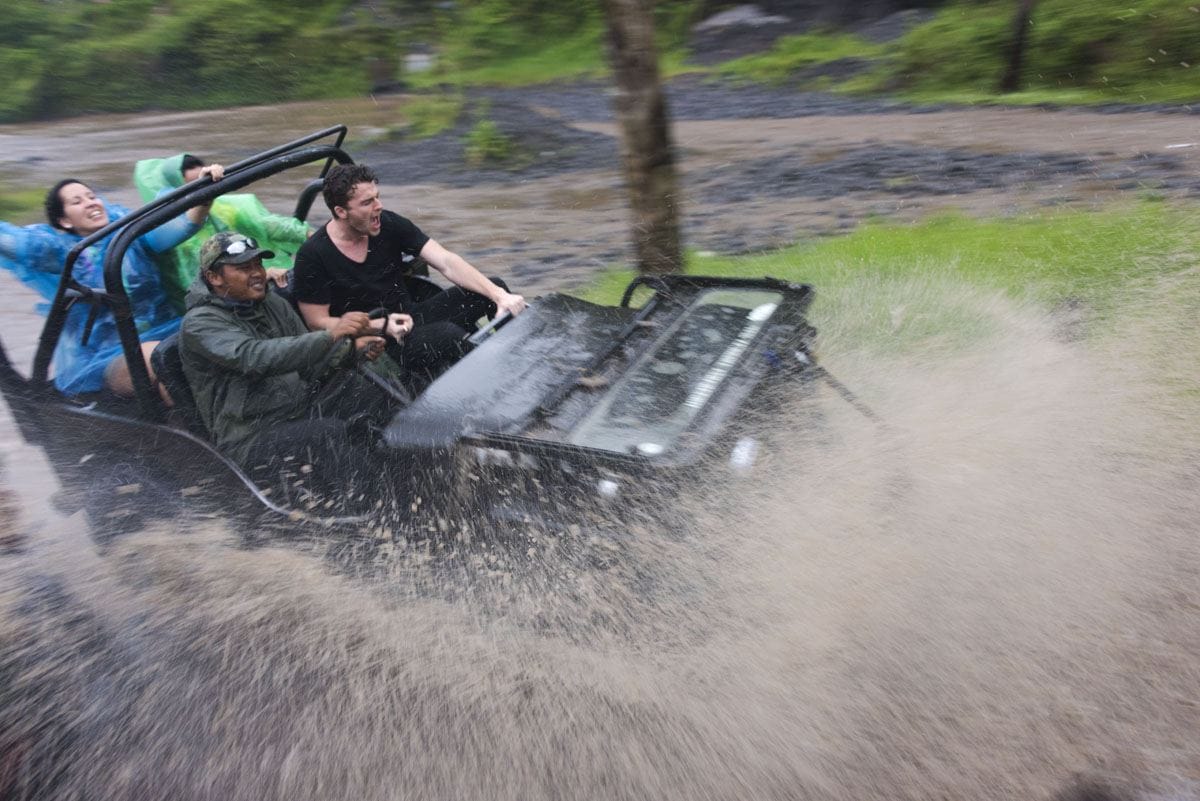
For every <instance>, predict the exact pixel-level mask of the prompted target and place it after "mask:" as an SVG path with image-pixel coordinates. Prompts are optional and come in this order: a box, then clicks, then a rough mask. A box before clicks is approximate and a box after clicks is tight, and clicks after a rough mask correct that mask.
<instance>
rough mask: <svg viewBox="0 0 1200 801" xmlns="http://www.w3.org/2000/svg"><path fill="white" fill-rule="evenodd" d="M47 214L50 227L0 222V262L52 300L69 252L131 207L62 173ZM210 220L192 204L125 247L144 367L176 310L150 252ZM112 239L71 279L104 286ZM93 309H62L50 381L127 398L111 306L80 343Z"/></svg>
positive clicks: (129, 387) (216, 168) (91, 250)
mask: <svg viewBox="0 0 1200 801" xmlns="http://www.w3.org/2000/svg"><path fill="white" fill-rule="evenodd" d="M203 174H204V175H211V176H212V177H213V179H214V180H217V179H219V178H220V177H221V175H222V174H223V170H222V168H221V166H220V165H219V164H213V165H210V166H208V167H205V168H204V172H203ZM45 211H46V219H47V223H48V224H42V223H39V224H36V225H26V226H17V225H12V224H10V223H5V222H0V267H4V268H5V269H8V270H10V271H11V272H13V273H14V274H15V275H16V276H17V278H19V279H20V280H21V281H22V282H23V283H24V284H26V285H27V286H29V287H31V288H32V289H34V290H35V291H37V292H38V294H40V295H41V296H42V297H43V298H44V299H45V300H47V301H50V300H53V299H54V296H55V292H56V291H57V288H58V284H59V280H60V278H61V276H62V271H63V267H64V265H65V263H66V259H67V254H68V253H69V252H70V251H71V249H72V248H73V247H75V245H77V244H78V243H79V242H80V241H81V240H82V239H84V238H86V237H87V236H89V235H90V234H93V233H95V232H97V231H99V230H100V229H102V228H104V227H105V226H106V225H108V224H109V222H110V221H112V220H117V219H120V218H121V217H123V216H125V215H126V214H128V213H129V210H128V209H126V208H124V207H122V206H118V205H116V204H113V203H108V202H107V201H105V200H103V199H102V198H100V197H99V196H98V195H96V193H95V192H93V191H92V189H91V188H90V187H89V186H88V185H87V184H84V183H83V182H82V181H79V180H77V179H74V178H66V179H63V180H62V181H59V182H58V183H57V184H55V185H54V186H53V187H51V189H50V191H49V192H48V193H47V195H46V202H45ZM207 217H208V206H196V207H195V208H192V209H190V210H188V211H187V212H186V213H185V214H182V215H180V216H179V217H176V218H175V219H173V220H171V221H170V222H168V223H166V224H164V225H162V226H160V227H158V228H156V229H154V230H152V231H149V232H148V233H146V234H144V235H143V236H141V237H140V238H138V239H137V240H135V241H134V242H133V243H132V244H131V245H130V247H129V249H128V250H127V251H126V252H125V257H124V259H123V261H122V278H123V281H124V285H125V291H126V293H127V294H128V297H129V302H130V306H131V308H132V311H133V319H134V321H135V323H136V325H137V328H138V333H139V336H140V338H141V340H142V351H143V354H144V356H145V357H146V360H147V368H148V369H149V364H148V362H149V355H150V352H151V351H152V350H153V349H154V346H155V345H156V344H158V342H159V341H160V340H162V339H163V338H165V337H166V336H168V335H170V334H171V333H173V332H175V331H176V330H178V328H179V314H178V312H177V311H176V309H175V307H174V306H173V304H172V303H171V302H170V299H169V297H168V295H167V293H166V291H165V290H164V288H163V282H162V279H161V276H160V273H159V268H158V265H157V263H156V262H155V255H156V254H159V253H162V252H164V251H166V250H169V249H170V248H172V247H175V246H176V245H178V244H179V243H180V242H182V241H184V240H185V239H187V238H188V237H189V236H191V235H192V234H194V233H195V232H196V231H198V230H200V226H201V224H202V223H203V222H204V221H205V219H206V218H207ZM114 236H115V232H114V233H113V234H110V235H109V236H107V237H105V238H104V239H101V240H100V241H99V242H96V243H95V244H93V245H91V246H90V247H88V248H87V249H86V250H84V251H83V252H82V253H81V254H80V255H79V258H78V260H77V261H76V263H75V267H74V270H73V273H72V275H73V277H74V278H75V280H76V281H78V282H79V283H80V284H82V285H83V286H86V287H91V288H94V289H97V290H103V288H104V275H103V270H104V256H105V254H106V253H107V252H108V247H109V245H110V244H112V241H113V238H114ZM42 308H43V310H44V309H45V306H43V307H42ZM92 308H93V307H92V306H90V305H89V304H86V303H76V304H75V305H74V306H73V307H72V308H71V310H70V312H68V314H67V321H66V327H65V328H64V330H63V332H62V335H61V336H60V337H59V340H58V345H57V347H56V348H55V351H54V360H53V370H54V383H55V386H57V387H58V388H59V390H61V391H62V392H64V393H67V394H70V395H75V394H79V393H85V392H96V391H99V390H101V389H103V388H105V387H107V388H108V389H110V390H112V391H113V392H115V393H117V394H118V395H123V396H131V395H132V394H133V383H132V379H131V378H130V374H129V367H128V365H127V364H126V363H125V357H124V354H123V351H122V350H121V342H120V339H119V337H118V334H117V328H116V320H115V319H114V317H113V314H112V312H111V311H108V310H104V311H101V312H100V313H99V314H98V316H97V317H96V319H95V320H94V321H93V324H92V329H91V332H90V334H89V336H88V338H87V342H86V343H84V341H83V335H84V332H85V330H86V328H87V321H88V316H89V312H90V311H91V310H92ZM151 377H153V371H151Z"/></svg>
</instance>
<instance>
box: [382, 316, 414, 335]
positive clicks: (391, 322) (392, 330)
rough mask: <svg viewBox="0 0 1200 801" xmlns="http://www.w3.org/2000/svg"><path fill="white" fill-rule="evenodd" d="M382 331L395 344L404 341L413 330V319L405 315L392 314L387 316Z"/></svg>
mask: <svg viewBox="0 0 1200 801" xmlns="http://www.w3.org/2000/svg"><path fill="white" fill-rule="evenodd" d="M385 326H386V327H385V328H384V330H385V331H387V333H388V335H389V336H391V337H392V338H393V339H395V340H396V341H397V342H399V341H400V340H402V339H404V337H405V336H407V335H408V332H409V331H412V329H413V318H412V317H411V316H410V315H407V314H400V313H398V312H393V313H392V314H389V315H388V316H387V322H386V323H385Z"/></svg>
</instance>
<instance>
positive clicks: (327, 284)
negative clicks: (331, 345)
mask: <svg viewBox="0 0 1200 801" xmlns="http://www.w3.org/2000/svg"><path fill="white" fill-rule="evenodd" d="M380 222H381V228H380V231H379V235H378V236H372V237H370V238H369V240H368V242H367V258H366V259H365V260H364V261H362V262H356V261H351V260H350V259H348V258H346V257H345V256H344V255H343V254H342V252H341V251H340V250H338V249H337V245H335V244H333V240H331V239H330V238H329V232H328V231H326V230H325V226H321V229H320V230H319V231H317V232H316V233H314V234H313V235H312V236H310V237H309V238H308V239H307V240H305V242H304V244H303V245H301V246H300V250H299V251H297V252H296V266H295V270H294V272H293V274H292V281H293V283H294V288H293V290H292V291H293V296H294V297H295V298H296V300H298V301H299V302H301V303H315V304H317V305H322V306H323V305H325V304H326V303H328V304H329V314H330V316H332V317H341V316H342V315H343V314H345V313H346V312H348V311H365V312H369V311H373V310H374V309H377V308H379V307H380V306H383V307H384V308H386V309H387V310H388V311H391V312H402V311H406V310H408V309H409V308H410V307H411V306H412V299H411V298H410V297H409V294H408V289H407V288H405V285H404V278H405V276H409V275H412V274H413V266H414V262H415V263H419V255H420V253H421V248H423V247H425V243H426V242H428V241H429V237H428V236H426V235H425V234H424V233H422V231H421V229H420V228H418V227H417V226H415V225H414V224H413V223H412V221H410V220H408V219H406V218H404V217H401V216H400V215H399V214H396V213H395V212H391V211H385V212H383V215H382V219H381V221H380Z"/></svg>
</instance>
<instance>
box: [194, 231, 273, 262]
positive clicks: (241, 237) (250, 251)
mask: <svg viewBox="0 0 1200 801" xmlns="http://www.w3.org/2000/svg"><path fill="white" fill-rule="evenodd" d="M274 255H275V254H274V253H272V252H271V251H269V250H264V249H263V248H260V247H259V246H258V243H257V242H255V241H254V240H253V239H251V238H250V237H248V236H246V235H245V234H239V233H238V232H237V231H221V232H220V233H219V234H214V235H213V236H211V237H209V238H208V241H207V242H205V243H204V245H203V246H202V247H201V248H200V270H201V271H207V270H211V269H212V268H213V267H215V266H217V265H218V264H245V263H246V262H248V261H250V260H251V259H254V258H259V257H261V258H264V259H269V258H271V257H273V256H274Z"/></svg>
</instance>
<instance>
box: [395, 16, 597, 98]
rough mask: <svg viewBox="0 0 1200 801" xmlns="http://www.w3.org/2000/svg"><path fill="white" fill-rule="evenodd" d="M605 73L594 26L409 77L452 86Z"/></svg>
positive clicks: (417, 84) (421, 83)
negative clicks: (478, 61)
mask: <svg viewBox="0 0 1200 801" xmlns="http://www.w3.org/2000/svg"><path fill="white" fill-rule="evenodd" d="M607 74H608V65H607V63H606V62H605V56H604V48H603V45H602V42H601V41H600V38H599V32H598V31H596V30H594V29H593V30H585V31H582V32H580V33H579V34H577V35H575V36H570V37H565V38H562V39H559V40H557V41H552V42H550V43H548V44H546V45H545V46H544V47H534V48H532V49H526V50H520V51H517V52H514V53H512V54H509V55H505V56H495V57H493V58H490V59H488V60H487V61H486V62H485V63H481V64H476V65H472V66H461V65H458V64H455V63H453V60H451V61H450V63H445V64H442V65H440V66H439V67H437V68H435V69H433V70H430V71H429V72H424V73H417V74H413V75H411V76H409V77H408V81H409V83H410V85H412V86H413V87H414V88H416V89H426V88H431V87H435V86H439V85H444V84H449V85H452V86H458V87H464V86H528V85H531V84H538V83H547V82H550V81H557V80H574V79H581V78H596V77H600V76H604V75H607Z"/></svg>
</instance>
